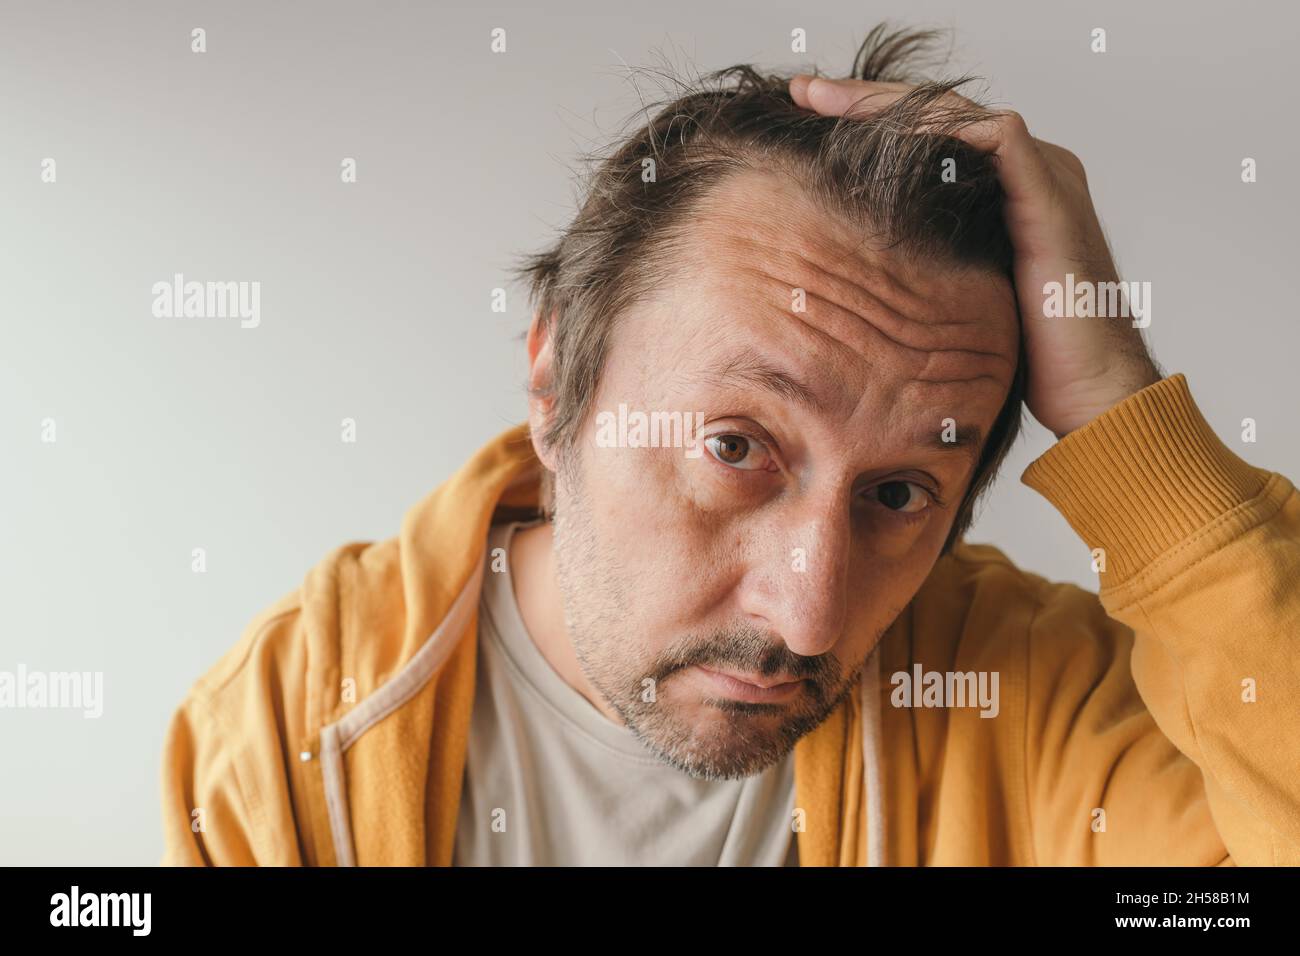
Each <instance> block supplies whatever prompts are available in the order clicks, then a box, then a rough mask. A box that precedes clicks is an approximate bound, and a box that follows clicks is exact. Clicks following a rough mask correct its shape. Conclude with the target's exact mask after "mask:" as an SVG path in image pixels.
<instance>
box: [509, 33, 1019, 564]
mask: <svg viewBox="0 0 1300 956" xmlns="http://www.w3.org/2000/svg"><path fill="white" fill-rule="evenodd" d="M939 39H940V34H938V33H936V32H934V31H917V30H903V31H892V30H890V29H889V28H888V27H886V26H884V25H882V26H878V27H876V28H875V29H874V30H872V31H871V32H870V33H869V34H868V35H867V37H866V39H865V40H864V41H863V43H862V45H861V47H860V48H859V49H858V52H857V55H856V56H855V57H854V61H853V68H852V70H851V71H850V74H849V75H850V76H851V77H855V78H858V79H863V80H878V81H898V82H905V83H908V84H911V85H913V87H914V88H913V89H912V90H911V92H909V93H908V94H907V95H905V96H903V97H902V98H900V99H898V100H896V101H895V102H893V103H892V104H889V105H886V106H884V107H883V108H880V109H872V108H871V106H870V101H869V100H868V101H866V103H865V106H866V110H865V111H862V110H859V109H857V108H855V109H854V110H852V111H850V112H849V114H848V115H846V116H844V117H828V116H820V115H817V114H815V113H812V112H810V111H808V110H805V109H803V108H801V107H799V106H798V105H797V104H796V103H795V102H794V100H793V99H792V98H791V96H790V92H789V84H790V80H791V78H792V76H793V74H773V73H762V72H759V71H758V70H757V69H755V68H754V67H753V66H750V65H738V66H732V67H728V68H726V69H722V70H718V71H716V72H713V73H709V74H707V75H705V76H703V77H700V78H698V79H694V80H691V81H689V82H687V81H683V80H681V79H680V78H676V77H670V79H671V81H672V83H673V84H674V87H675V89H674V92H675V93H676V95H674V96H672V97H671V98H670V99H668V100H666V101H663V102H660V103H659V104H657V105H652V106H651V107H648V108H647V109H646V115H649V114H650V113H651V112H652V111H653V116H652V118H651V119H650V120H649V122H647V123H645V124H644V125H642V126H639V127H638V128H636V129H635V131H634V132H633V133H632V135H630V136H628V137H626V138H624V139H622V140H620V141H618V142H617V143H615V144H613V146H612V147H611V148H610V150H609V151H607V152H604V153H597V154H595V155H593V156H590V157H588V164H589V167H590V173H589V175H588V177H587V179H586V182H585V184H584V187H583V193H582V198H581V201H580V203H579V210H578V213H577V215H576V216H575V217H574V219H573V221H572V222H571V223H570V224H569V225H568V227H567V228H565V229H564V230H563V232H562V233H561V235H560V236H559V238H558V239H557V240H556V241H555V242H554V243H553V244H552V245H551V246H550V247H549V248H547V249H545V250H543V251H542V252H540V253H535V254H532V255H528V256H526V257H525V258H524V260H523V262H522V264H521V265H520V266H518V267H517V269H516V274H517V276H519V277H520V278H522V279H523V280H524V281H526V283H527V284H528V286H529V292H530V300H531V303H532V306H533V308H534V309H535V310H536V311H537V312H538V314H539V315H540V321H541V322H542V323H544V328H545V330H546V332H547V335H548V337H549V339H550V342H551V348H552V353H553V370H552V371H553V374H552V376H551V380H550V381H549V382H547V383H546V384H545V386H544V387H542V388H541V389H540V390H539V392H540V395H541V396H544V397H547V398H550V399H551V400H552V410H551V417H550V420H549V422H548V425H547V427H546V429H545V431H544V434H543V435H541V436H540V438H541V441H542V442H543V443H544V444H545V445H546V446H547V447H553V448H555V449H556V451H557V453H558V454H559V455H561V456H563V455H564V454H565V453H566V452H567V451H569V450H571V449H572V447H573V445H574V443H575V442H576V440H577V438H578V434H579V430H580V428H581V426H582V423H583V422H584V421H585V420H586V418H587V415H588V413H589V411H590V406H591V403H592V401H593V399H594V396H595V395H596V389H597V385H598V383H599V381H600V375H601V372H602V369H603V367H604V363H605V359H606V356H607V354H608V351H609V344H610V341H611V338H612V335H613V332H614V329H615V326H616V323H617V322H618V320H619V317H620V316H622V315H624V314H626V313H627V311H628V310H629V308H630V307H631V306H632V305H633V304H634V303H635V302H636V301H637V300H638V299H640V298H641V297H643V296H645V295H647V294H649V293H650V292H651V291H652V290H653V289H654V288H656V287H657V286H658V285H660V284H661V283H664V282H668V281H671V280H672V276H673V274H674V272H673V269H674V265H675V263H674V258H675V252H676V251H677V250H678V249H679V248H680V246H679V245H678V244H677V242H676V241H675V240H676V239H677V238H679V237H680V236H682V235H683V234H684V233H685V232H687V231H688V230H689V227H690V224H691V219H692V214H693V213H695V212H698V210H699V208H700V203H701V200H702V199H703V198H704V197H705V196H706V195H707V194H708V193H709V191H710V190H711V189H714V188H715V187H716V186H718V184H719V183H720V182H722V181H723V180H724V179H725V178H727V177H729V176H731V175H733V174H736V173H740V172H744V171H747V170H753V169H763V170H769V171H770V170H778V171H781V172H783V173H785V174H787V175H789V176H791V177H793V178H794V179H795V180H796V181H797V182H798V183H799V185H800V186H801V187H802V188H803V189H804V191H805V192H806V193H807V194H808V195H809V197H810V198H811V199H813V200H814V201H815V202H817V203H819V204H820V205H821V206H822V207H824V208H825V209H826V210H827V211H828V212H830V213H831V214H833V215H835V216H837V217H839V218H841V219H842V220H844V221H845V222H847V223H849V224H851V225H852V226H853V227H855V228H856V229H858V230H860V231H861V233H862V235H863V238H864V239H868V238H870V239H873V240H875V241H877V242H880V243H882V244H883V245H884V246H885V247H887V248H892V249H897V250H898V251H900V252H901V253H903V254H905V255H908V256H910V257H913V258H916V259H918V260H922V261H925V262H929V263H933V264H934V265H936V266H940V267H943V266H948V267H958V268H972V267H973V268H975V269H979V270H985V271H988V272H991V273H996V274H1000V275H1004V276H1006V277H1007V278H1008V279H1010V278H1011V263H1012V247H1011V241H1010V238H1009V237H1008V234H1007V230H1006V226H1005V223H1004V221H1003V215H1002V204H1003V193H1002V189H1001V187H1000V185H999V182H998V177H997V169H996V166H995V164H994V160H993V159H992V158H991V157H990V156H988V155H986V154H984V153H982V152H980V151H978V150H976V149H974V148H972V147H970V146H968V145H967V144H965V143H964V142H962V141H961V140H959V139H956V138H955V135H954V134H955V133H956V132H957V131H959V130H961V129H963V128H964V127H966V126H968V125H971V124H974V123H978V122H981V121H984V120H987V119H988V118H989V116H990V112H989V111H988V109H987V108H985V107H983V106H980V105H977V104H974V103H961V104H957V105H953V104H952V103H951V102H949V101H947V100H945V94H947V93H949V92H950V91H952V90H954V89H956V88H958V87H960V86H963V85H965V84H967V83H970V82H971V80H972V78H971V77H962V78H958V79H951V80H941V81H939V80H930V79H926V78H925V77H923V76H918V75H916V73H915V72H914V71H915V68H916V64H917V62H918V61H919V60H922V59H924V58H926V57H927V56H928V54H930V53H931V52H932V51H933V49H934V47H935V43H936V41H937V40H939ZM813 75H821V74H819V73H817V72H814V74H813ZM643 160H653V162H654V169H655V176H654V177H653V181H650V182H647V181H645V180H644V179H643V177H642V170H643ZM945 160H955V162H956V165H955V169H957V170H959V171H960V174H959V175H957V176H956V177H944V176H941V175H940V172H941V171H942V170H943V169H945V168H953V167H951V166H950V165H948V166H945V162H944V161H945ZM949 179H951V180H952V181H945V180H949ZM1024 366H1025V363H1024V355H1023V345H1022V353H1021V356H1020V360H1019V361H1018V362H1017V371H1016V375H1015V378H1014V380H1013V383H1012V387H1011V391H1010V394H1009V395H1008V396H1007V399H1006V402H1005V404H1004V405H1003V408H1002V410H1001V412H1000V413H999V415H998V417H997V421H996V423H995V424H994V427H993V429H992V431H991V432H990V434H989V435H988V437H987V438H986V440H985V443H984V448H983V449H982V450H981V454H980V460H979V462H978V464H977V466H976V470H975V473H974V475H973V476H972V478H971V482H970V486H969V487H968V489H967V492H966V495H965V498H964V499H963V501H962V503H961V505H960V506H959V508H958V511H957V515H956V518H955V520H954V523H953V527H952V530H951V532H950V534H949V536H948V539H947V541H946V542H945V545H944V550H945V551H947V550H948V549H949V548H950V547H951V546H952V544H953V543H954V542H955V541H956V540H957V538H959V537H960V536H961V535H962V534H963V533H964V532H965V530H966V529H967V528H968V527H969V525H970V523H971V520H972V517H973V513H974V506H975V502H976V501H977V499H978V498H979V496H980V495H981V494H982V493H983V492H984V491H985V490H986V489H987V487H988V486H989V485H990V484H991V482H992V479H993V477H994V475H995V474H996V472H997V468H998V466H999V464H1000V463H1001V461H1002V459H1003V458H1004V457H1005V455H1006V453H1007V451H1008V450H1009V449H1010V447H1011V444H1012V443H1013V442H1014V440H1015V438H1016V435H1017V434H1018V432H1019V429H1020V418H1021V401H1022V399H1023V394H1024V378H1025V375H1024ZM545 478H546V479H547V483H546V487H545V488H544V492H543V493H544V496H545V497H547V498H549V494H550V487H549V480H550V479H551V476H550V475H549V473H548V474H547V475H546V476H545Z"/></svg>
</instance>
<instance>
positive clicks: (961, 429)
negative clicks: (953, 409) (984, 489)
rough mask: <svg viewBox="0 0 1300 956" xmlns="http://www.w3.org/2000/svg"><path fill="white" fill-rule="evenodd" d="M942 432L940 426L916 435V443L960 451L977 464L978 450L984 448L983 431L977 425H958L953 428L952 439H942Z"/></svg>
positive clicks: (937, 449)
mask: <svg viewBox="0 0 1300 956" xmlns="http://www.w3.org/2000/svg"><path fill="white" fill-rule="evenodd" d="M949 417H951V416H949ZM943 432H944V429H943V428H942V427H939V428H937V429H935V430H933V431H928V432H924V433H922V434H921V435H918V436H917V444H918V445H923V446H924V447H926V448H930V449H933V450H935V451H956V452H960V453H961V454H963V455H965V456H966V457H967V458H969V459H970V460H971V463H972V464H973V465H978V464H979V458H980V452H981V451H982V450H983V448H984V433H983V432H982V431H980V427H979V426H978V425H958V426H957V427H956V428H954V429H953V437H952V441H944V438H943Z"/></svg>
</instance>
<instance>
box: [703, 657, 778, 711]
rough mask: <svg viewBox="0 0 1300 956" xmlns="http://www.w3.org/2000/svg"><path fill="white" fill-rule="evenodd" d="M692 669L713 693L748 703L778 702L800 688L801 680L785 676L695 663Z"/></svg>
mask: <svg viewBox="0 0 1300 956" xmlns="http://www.w3.org/2000/svg"><path fill="white" fill-rule="evenodd" d="M694 670H695V671H696V673H698V674H699V675H700V677H701V678H702V679H703V680H704V681H705V682H706V683H707V684H708V685H709V687H710V689H711V690H712V691H713V692H714V693H719V694H721V695H722V696H724V697H729V698H732V699H734V700H741V701H746V702H749V703H755V704H763V703H779V702H781V701H784V700H787V699H789V698H791V697H793V696H794V695H796V694H797V693H799V691H800V690H801V689H802V687H803V681H802V680H790V679H789V678H786V677H780V676H778V677H763V676H758V675H753V674H745V675H740V674H735V673H728V672H726V671H719V670H714V669H713V668H711V667H704V666H701V665H697V666H696V667H695V668H694Z"/></svg>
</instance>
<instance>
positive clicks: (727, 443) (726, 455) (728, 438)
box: [704, 435, 766, 471]
mask: <svg viewBox="0 0 1300 956" xmlns="http://www.w3.org/2000/svg"><path fill="white" fill-rule="evenodd" d="M704 444H705V447H707V448H708V449H709V453H710V454H711V455H713V457H714V458H716V459H718V461H720V462H722V463H723V464H724V465H730V466H731V467H732V468H739V469H741V470H743V471H753V470H756V469H759V468H762V467H763V466H764V464H765V463H766V455H765V453H764V451H763V446H762V445H760V444H759V443H758V442H756V441H752V440H750V439H749V438H746V437H745V436H744V435H710V436H709V437H708V438H706V439H705V440H704Z"/></svg>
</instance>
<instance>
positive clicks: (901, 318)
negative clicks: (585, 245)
mask: <svg viewBox="0 0 1300 956" xmlns="http://www.w3.org/2000/svg"><path fill="white" fill-rule="evenodd" d="M672 268H673V272H674V273H675V275H674V277H673V278H672V279H671V280H670V281H668V282H666V283H664V284H663V285H662V286H661V287H660V289H659V291H658V292H657V293H656V294H655V296H654V297H653V299H652V300H651V301H650V302H648V303H647V308H646V310H645V311H646V314H647V316H648V317H649V326H648V327H646V328H643V330H642V331H643V332H644V333H648V334H649V335H651V336H657V337H658V341H659V346H660V347H662V348H668V349H669V350H670V351H673V352H674V353H675V354H673V355H671V356H670V357H669V360H670V361H672V362H673V364H674V365H675V366H676V367H678V368H679V369H683V370H685V369H688V368H690V367H692V366H699V365H701V364H703V363H709V364H713V363H715V360H716V359H717V358H720V357H721V358H725V357H726V355H727V353H729V352H734V351H735V350H736V349H737V348H739V347H741V346H743V347H744V348H745V349H746V351H754V350H756V351H759V352H762V353H763V354H764V355H765V356H767V357H769V358H779V359H781V360H782V364H783V365H786V366H788V367H791V368H792V369H794V370H796V371H797V372H798V373H799V374H800V375H801V376H802V377H803V378H805V379H807V380H809V381H810V384H811V385H813V386H814V387H815V388H816V389H818V390H819V391H821V392H823V393H824V394H823V395H822V396H821V397H823V398H825V399H826V403H827V404H828V405H830V406H835V405H838V406H839V408H840V411H841V412H842V413H843V414H844V415H845V416H849V415H851V414H852V413H853V410H854V409H856V408H859V407H861V406H862V405H863V404H864V400H866V401H867V404H871V405H874V406H875V407H877V408H879V407H881V405H882V403H886V402H887V403H890V404H899V403H901V404H903V405H912V406H915V405H917V404H921V405H927V406H928V405H933V406H936V407H938V408H952V407H956V406H962V405H964V406H967V411H968V412H971V411H972V410H973V409H981V410H984V406H988V407H991V409H992V411H991V413H990V414H989V415H987V416H984V415H980V416H979V417H988V418H989V419H990V421H991V418H992V417H993V416H995V415H996V412H997V409H998V408H999V407H1000V406H1001V402H1002V400H1003V398H1004V397H1005V395H1006V391H1007V389H1008V388H1009V386H1010V384H1011V380H1012V377H1013V375H1014V372H1015V361H1016V355H1017V351H1018V342H1019V325H1018V319H1017V316H1016V308H1015V299H1014V294H1013V292H1012V289H1011V285H1010V283H1009V282H1008V281H1007V280H1006V279H1005V278H1003V277H1000V276H995V275H992V274H990V273H987V272H985V271H981V270H975V269H969V268H959V267H953V266H945V265H940V264H937V263H932V262H924V261H918V260H915V259H913V258H911V257H909V256H906V255H903V254H900V253H898V252H897V251H895V250H887V249H884V248H882V247H881V246H880V245H879V244H878V243H874V242H872V241H869V240H867V239H866V238H865V237H864V236H863V234H862V233H861V231H860V230H857V229H855V228H854V227H853V226H852V225H850V224H849V223H847V222H845V221H844V220H842V219H841V218H839V217H838V216H833V215H830V214H829V213H827V212H826V211H825V210H824V209H823V208H822V207H821V206H820V205H818V204H817V203H816V202H814V201H813V200H812V199H811V198H810V197H809V196H808V194H807V193H805V192H804V191H803V189H802V188H801V187H800V186H799V185H798V184H797V183H796V182H795V181H794V180H792V179H791V178H789V177H788V176H784V175H780V174H777V173H774V172H763V171H747V172H744V173H739V174H735V175H732V176H730V177H729V178H728V179H726V180H725V181H723V182H722V183H721V184H720V185H719V186H717V187H716V188H715V189H713V190H712V191H710V193H709V194H708V195H707V196H706V197H705V198H704V199H703V200H702V201H701V203H700V204H699V206H698V207H697V208H696V209H695V210H694V212H693V214H692V216H691V219H690V222H689V224H688V225H687V227H686V230H685V233H684V235H683V236H682V238H681V239H680V241H679V245H678V248H677V250H676V253H675V255H674V256H673V266H672ZM664 325H667V326H668V327H663V326H664ZM656 326H659V327H656ZM641 347H642V348H643V349H645V350H646V352H644V353H643V354H644V355H646V357H647V358H648V357H649V355H650V354H651V353H653V352H654V351H656V344H655V343H654V342H648V341H643V342H642V343H641Z"/></svg>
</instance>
